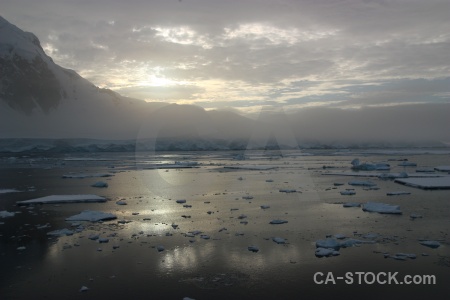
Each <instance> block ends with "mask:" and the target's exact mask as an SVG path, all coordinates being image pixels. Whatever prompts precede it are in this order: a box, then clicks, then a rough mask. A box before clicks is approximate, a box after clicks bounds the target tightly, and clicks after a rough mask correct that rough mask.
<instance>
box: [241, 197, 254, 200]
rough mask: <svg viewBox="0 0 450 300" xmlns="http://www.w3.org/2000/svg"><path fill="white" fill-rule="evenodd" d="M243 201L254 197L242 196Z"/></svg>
mask: <svg viewBox="0 0 450 300" xmlns="http://www.w3.org/2000/svg"><path fill="white" fill-rule="evenodd" d="M242 199H245V200H251V199H253V196H242Z"/></svg>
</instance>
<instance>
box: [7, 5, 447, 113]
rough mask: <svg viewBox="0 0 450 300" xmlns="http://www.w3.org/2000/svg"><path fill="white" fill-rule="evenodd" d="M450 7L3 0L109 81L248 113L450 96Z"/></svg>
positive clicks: (147, 94)
mask: <svg viewBox="0 0 450 300" xmlns="http://www.w3.org/2000/svg"><path fill="white" fill-rule="evenodd" d="M449 12H450V1H448V0H444V1H439V0H429V1H422V0H420V1H419V0H393V1H389V0H373V1H372V0H362V1H357V0H334V1H331V0H327V1H324V0H316V1H313V0H239V1H228V0H227V1H226V0H220V1H219V0H161V1H155V0H150V1H149V0H128V1H123V0H92V1H88V0H39V1H35V0H2V1H1V3H0V14H1V15H2V16H3V17H4V18H5V19H7V20H8V21H9V22H11V23H13V24H15V25H16V26H18V27H19V28H21V29H23V30H25V31H30V32H33V33H34V34H36V35H37V36H38V38H39V39H40V41H41V45H42V47H43V48H44V50H45V51H46V53H47V54H48V55H49V56H51V57H52V58H53V60H54V61H55V62H56V63H57V64H59V65H61V66H63V67H65V68H70V69H73V70H75V71H76V72H78V73H79V74H80V75H81V76H83V77H85V78H87V79H88V80H90V81H91V82H93V83H94V84H95V85H97V86H100V87H102V88H109V89H112V90H114V91H116V92H118V93H120V94H122V95H124V96H129V97H134V98H139V99H143V100H146V101H164V102H170V103H182V104H195V105H199V106H201V107H204V108H205V109H233V110H236V111H240V112H244V113H245V112H246V113H252V112H253V113H254V112H258V111H261V110H262V109H266V110H267V109H270V108H273V109H275V110H277V109H283V110H284V111H287V112H294V111H297V110H299V109H302V108H305V107H330V108H344V109H359V108H368V107H383V106H394V105H406V104H424V103H450V14H449Z"/></svg>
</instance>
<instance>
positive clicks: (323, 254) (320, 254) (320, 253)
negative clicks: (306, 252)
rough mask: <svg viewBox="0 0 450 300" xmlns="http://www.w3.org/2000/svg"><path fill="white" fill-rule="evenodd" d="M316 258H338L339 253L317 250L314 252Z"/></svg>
mask: <svg viewBox="0 0 450 300" xmlns="http://www.w3.org/2000/svg"><path fill="white" fill-rule="evenodd" d="M315 254H316V256H317V257H328V256H338V255H339V254H340V253H339V251H337V250H335V249H332V248H317V249H316V252H315Z"/></svg>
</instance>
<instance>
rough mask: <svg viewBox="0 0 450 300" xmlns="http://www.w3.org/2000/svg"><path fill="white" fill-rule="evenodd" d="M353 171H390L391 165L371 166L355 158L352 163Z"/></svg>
mask: <svg viewBox="0 0 450 300" xmlns="http://www.w3.org/2000/svg"><path fill="white" fill-rule="evenodd" d="M351 164H352V169H353V170H361V171H373V170H389V169H390V165H389V164H387V163H377V164H369V163H362V164H361V163H360V161H359V159H358V158H355V159H354V160H352V162H351Z"/></svg>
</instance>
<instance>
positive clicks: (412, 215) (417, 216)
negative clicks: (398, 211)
mask: <svg viewBox="0 0 450 300" xmlns="http://www.w3.org/2000/svg"><path fill="white" fill-rule="evenodd" d="M409 217H410V218H411V219H413V220H414V219H419V218H422V215H419V214H414V213H413V214H410V215H409Z"/></svg>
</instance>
